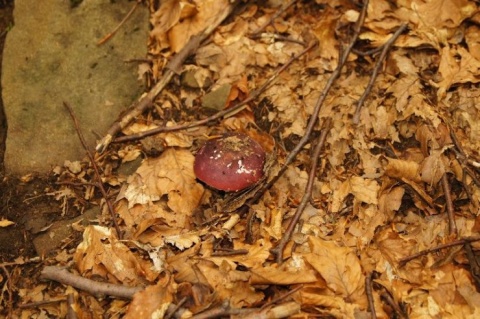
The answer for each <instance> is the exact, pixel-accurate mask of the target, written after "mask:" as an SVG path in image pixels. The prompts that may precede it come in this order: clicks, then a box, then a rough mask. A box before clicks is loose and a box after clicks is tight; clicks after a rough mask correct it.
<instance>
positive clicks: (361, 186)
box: [349, 176, 380, 205]
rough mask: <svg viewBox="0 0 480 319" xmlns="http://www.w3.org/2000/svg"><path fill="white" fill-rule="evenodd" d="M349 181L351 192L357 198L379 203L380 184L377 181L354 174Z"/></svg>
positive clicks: (362, 200)
mask: <svg viewBox="0 0 480 319" xmlns="http://www.w3.org/2000/svg"><path fill="white" fill-rule="evenodd" d="M349 182H350V185H351V193H352V194H353V195H354V196H355V199H356V200H358V201H360V202H363V203H367V204H373V205H376V204H377V203H378V191H379V190H380V185H378V183H377V181H375V180H372V179H367V178H363V177H360V176H352V177H351V178H350V181H349Z"/></svg>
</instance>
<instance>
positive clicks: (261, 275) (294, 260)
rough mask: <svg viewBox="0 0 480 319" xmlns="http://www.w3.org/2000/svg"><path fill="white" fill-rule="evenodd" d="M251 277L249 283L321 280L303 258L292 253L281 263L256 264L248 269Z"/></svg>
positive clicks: (293, 282)
mask: <svg viewBox="0 0 480 319" xmlns="http://www.w3.org/2000/svg"><path fill="white" fill-rule="evenodd" d="M250 272H251V273H252V277H251V278H250V283H251V284H252V285H265V284H274V285H293V284H304V283H313V282H321V279H320V278H318V277H317V274H316V272H315V271H314V270H313V269H312V268H311V266H310V265H309V264H307V263H306V262H305V261H304V258H303V257H302V256H301V255H299V254H293V255H292V257H291V258H290V259H288V260H287V261H286V262H285V263H283V264H282V265H280V266H278V265H271V266H261V265H259V266H257V267H254V268H252V269H250Z"/></svg>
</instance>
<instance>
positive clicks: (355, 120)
mask: <svg viewBox="0 0 480 319" xmlns="http://www.w3.org/2000/svg"><path fill="white" fill-rule="evenodd" d="M406 28H407V24H405V23H404V24H402V25H401V26H400V27H399V28H398V30H397V31H395V33H394V34H393V35H392V37H391V38H390V39H388V41H387V42H385V44H384V45H383V50H382V53H381V54H380V56H379V57H378V60H377V62H376V64H375V68H374V69H373V73H372V75H371V76H370V80H369V81H368V85H367V88H366V89H365V91H364V92H363V94H362V96H361V97H360V99H359V100H358V103H357V108H356V109H355V114H354V115H353V123H354V124H358V122H359V121H360V110H361V108H362V106H363V103H364V102H365V100H366V98H367V96H368V95H369V94H370V91H371V90H372V88H373V84H374V83H375V80H376V79H377V76H378V74H379V73H380V68H381V67H382V65H383V61H384V60H385V58H386V57H387V53H388V51H389V50H390V48H391V47H392V45H393V43H395V41H396V40H397V39H398V37H399V36H400V35H401V34H402V33H403V31H405V29H406Z"/></svg>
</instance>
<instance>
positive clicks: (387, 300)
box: [381, 292, 408, 319]
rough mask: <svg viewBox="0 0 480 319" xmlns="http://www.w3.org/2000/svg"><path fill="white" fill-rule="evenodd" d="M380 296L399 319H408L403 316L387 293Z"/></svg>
mask: <svg viewBox="0 0 480 319" xmlns="http://www.w3.org/2000/svg"><path fill="white" fill-rule="evenodd" d="M381 296H382V298H383V299H384V300H385V302H386V303H388V304H389V305H390V306H391V307H392V308H393V310H394V311H395V312H396V313H397V315H398V317H399V318H400V319H408V317H407V316H406V315H405V314H404V312H403V311H402V309H400V307H399V306H398V304H397V303H396V302H395V300H393V298H392V296H391V295H390V294H389V293H387V292H384V293H382V295H381Z"/></svg>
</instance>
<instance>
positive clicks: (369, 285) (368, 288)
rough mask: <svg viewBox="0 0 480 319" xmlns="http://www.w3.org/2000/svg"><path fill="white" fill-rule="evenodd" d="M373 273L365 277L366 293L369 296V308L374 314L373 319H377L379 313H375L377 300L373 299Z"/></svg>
mask: <svg viewBox="0 0 480 319" xmlns="http://www.w3.org/2000/svg"><path fill="white" fill-rule="evenodd" d="M372 277H373V272H370V273H369V274H368V275H367V276H366V277H365V292H366V294H367V300H368V307H369V308H370V313H371V314H372V316H371V318H372V319H377V312H376V311H375V300H374V299H373V285H372Z"/></svg>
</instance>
